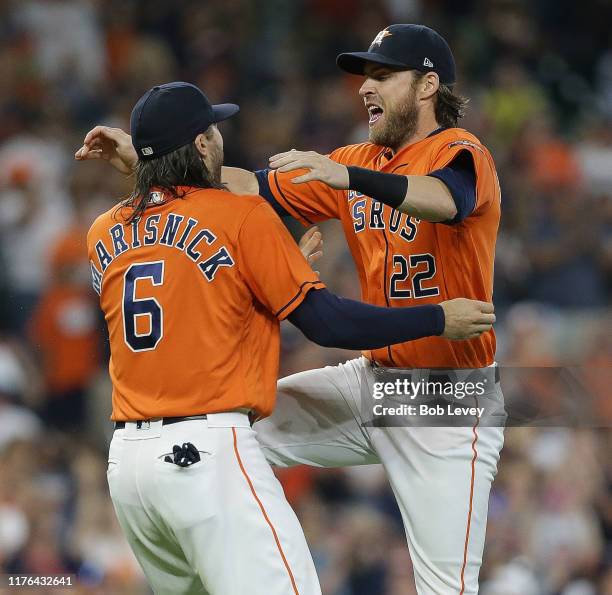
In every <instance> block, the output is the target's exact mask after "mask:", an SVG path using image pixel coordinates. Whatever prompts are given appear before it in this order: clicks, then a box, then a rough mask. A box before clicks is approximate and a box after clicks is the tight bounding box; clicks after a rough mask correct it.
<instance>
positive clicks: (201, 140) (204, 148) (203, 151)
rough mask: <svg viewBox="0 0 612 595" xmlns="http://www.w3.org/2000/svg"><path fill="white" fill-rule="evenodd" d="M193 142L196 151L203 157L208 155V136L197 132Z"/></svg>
mask: <svg viewBox="0 0 612 595" xmlns="http://www.w3.org/2000/svg"><path fill="white" fill-rule="evenodd" d="M193 142H194V144H195V146H196V150H197V151H198V153H199V154H200V155H202V157H203V158H205V157H206V156H207V155H208V138H207V137H206V134H205V133H203V132H201V133H200V134H198V136H196V137H195V140H194V141H193Z"/></svg>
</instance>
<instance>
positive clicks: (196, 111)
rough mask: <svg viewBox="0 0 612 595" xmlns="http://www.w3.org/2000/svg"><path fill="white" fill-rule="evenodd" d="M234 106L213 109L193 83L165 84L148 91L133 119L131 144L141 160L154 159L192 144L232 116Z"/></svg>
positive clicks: (228, 104)
mask: <svg viewBox="0 0 612 595" xmlns="http://www.w3.org/2000/svg"><path fill="white" fill-rule="evenodd" d="M239 109H240V108H239V107H238V106H237V105H235V104H233V103H222V104H219V105H211V103H210V101H208V98H207V97H206V95H204V93H202V91H201V90H200V89H198V87H196V86H195V85H192V84H191V83H183V82H180V81H179V82H174V83H166V84H165V85H159V86H157V87H153V88H152V89H149V90H148V91H147V92H146V93H145V94H144V95H143V96H142V97H141V98H140V99H139V100H138V102H137V103H136V105H135V106H134V109H133V110H132V116H131V117H130V131H131V134H132V144H133V145H134V148H135V149H136V153H138V158H139V159H144V160H146V159H155V158H156V157H160V156H161V155H166V154H167V153H171V152H172V151H174V150H176V149H178V148H179V147H182V146H183V145H187V144H189V143H190V142H192V141H193V140H194V139H195V137H196V136H198V134H200V133H201V132H204V131H205V130H207V129H208V127H209V126H210V125H211V124H216V123H217V122H221V121H222V120H226V119H227V118H229V117H231V116H233V115H234V114H235V113H236V112H238V110H239Z"/></svg>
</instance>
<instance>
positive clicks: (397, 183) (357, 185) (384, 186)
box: [346, 166, 408, 209]
mask: <svg viewBox="0 0 612 595" xmlns="http://www.w3.org/2000/svg"><path fill="white" fill-rule="evenodd" d="M346 169H347V172H348V184H349V186H348V187H349V188H350V189H351V190H356V191H357V192H361V193H362V194H364V195H365V196H369V197H370V198H373V199H374V200H378V201H380V202H383V203H385V204H386V205H389V206H390V207H392V208H394V209H396V208H398V207H399V206H400V205H401V204H402V203H403V202H404V199H405V198H406V192H407V191H408V177H407V176H400V175H397V174H385V173H382V172H379V171H374V170H371V169H365V168H363V167H354V166H349V167H347V168H346Z"/></svg>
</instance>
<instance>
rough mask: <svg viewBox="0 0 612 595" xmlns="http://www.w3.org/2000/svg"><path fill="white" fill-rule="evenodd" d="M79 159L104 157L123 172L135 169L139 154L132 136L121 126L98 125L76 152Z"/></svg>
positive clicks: (127, 173) (126, 172) (127, 172)
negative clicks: (133, 143)
mask: <svg viewBox="0 0 612 595" xmlns="http://www.w3.org/2000/svg"><path fill="white" fill-rule="evenodd" d="M74 158H75V159H76V160H77V161H86V160H88V159H104V160H105V161H108V162H109V163H110V164H111V165H112V166H113V167H114V168H115V169H117V170H119V171H120V172H121V173H122V174H125V175H129V174H131V173H132V172H133V171H134V168H135V167H136V163H137V161H138V154H137V153H136V149H134V146H133V145H132V137H131V136H130V135H129V134H128V133H127V132H124V131H123V130H121V128H110V127H109V126H96V127H95V128H92V129H91V130H90V131H89V132H88V133H87V134H86V135H85V139H84V140H83V146H82V147H81V148H80V149H79V150H78V151H77V152H76V153H75V154H74Z"/></svg>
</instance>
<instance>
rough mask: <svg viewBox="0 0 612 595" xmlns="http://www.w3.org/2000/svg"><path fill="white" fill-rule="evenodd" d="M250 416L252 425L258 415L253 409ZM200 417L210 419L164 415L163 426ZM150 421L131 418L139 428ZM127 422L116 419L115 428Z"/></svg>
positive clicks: (122, 427)
mask: <svg viewBox="0 0 612 595" xmlns="http://www.w3.org/2000/svg"><path fill="white" fill-rule="evenodd" d="M248 416H249V422H250V423H251V426H252V425H253V423H254V422H255V421H256V419H257V416H256V414H255V413H253V412H252V411H249V413H248ZM199 419H208V416H207V415H206V414H205V413H204V414H202V415H184V416H181V417H164V418H163V419H162V426H168V425H170V424H176V423H178V422H181V421H191V420H199ZM148 421H151V420H148V419H134V420H130V421H129V423H135V424H136V427H137V428H138V429H140V428H141V427H142V424H143V423H146V422H148ZM125 424H126V422H124V421H116V422H115V430H123V429H124V428H125Z"/></svg>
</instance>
